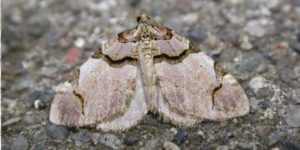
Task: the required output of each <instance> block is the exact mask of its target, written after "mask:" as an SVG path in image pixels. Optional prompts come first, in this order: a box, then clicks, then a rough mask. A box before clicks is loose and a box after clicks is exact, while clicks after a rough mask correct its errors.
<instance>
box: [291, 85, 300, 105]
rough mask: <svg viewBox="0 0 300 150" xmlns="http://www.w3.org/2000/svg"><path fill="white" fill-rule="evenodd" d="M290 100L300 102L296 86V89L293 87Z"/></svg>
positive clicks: (298, 90)
mask: <svg viewBox="0 0 300 150" xmlns="http://www.w3.org/2000/svg"><path fill="white" fill-rule="evenodd" d="M292 100H293V101H294V102H295V103H298V104H300V88H298V89H293V91H292Z"/></svg>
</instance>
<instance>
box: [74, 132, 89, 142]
mask: <svg viewBox="0 0 300 150" xmlns="http://www.w3.org/2000/svg"><path fill="white" fill-rule="evenodd" d="M72 139H73V141H74V143H75V145H76V146H81V145H83V144H85V143H88V142H89V141H90V136H89V135H88V134H87V133H85V132H83V131H79V132H77V133H75V134H73V135H72Z"/></svg>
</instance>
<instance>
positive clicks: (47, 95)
mask: <svg viewBox="0 0 300 150" xmlns="http://www.w3.org/2000/svg"><path fill="white" fill-rule="evenodd" d="M54 95H55V91H54V90H53V88H51V87H44V89H43V91H42V95H41V97H40V100H41V101H42V102H44V103H45V104H46V105H47V106H50V105H51V102H52V99H53V97H54Z"/></svg>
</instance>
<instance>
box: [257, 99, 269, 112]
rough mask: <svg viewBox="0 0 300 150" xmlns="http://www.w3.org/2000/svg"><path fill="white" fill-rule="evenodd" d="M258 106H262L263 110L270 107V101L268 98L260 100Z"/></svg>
mask: <svg viewBox="0 0 300 150" xmlns="http://www.w3.org/2000/svg"><path fill="white" fill-rule="evenodd" d="M257 105H258V107H260V108H261V109H263V110H266V109H267V108H269V107H270V102H269V101H268V100H264V101H262V102H259V103H258V104H257Z"/></svg>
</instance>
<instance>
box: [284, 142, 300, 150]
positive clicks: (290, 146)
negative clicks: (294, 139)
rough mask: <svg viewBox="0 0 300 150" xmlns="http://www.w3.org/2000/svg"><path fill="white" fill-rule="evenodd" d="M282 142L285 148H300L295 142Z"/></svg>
mask: <svg viewBox="0 0 300 150" xmlns="http://www.w3.org/2000/svg"><path fill="white" fill-rule="evenodd" d="M281 144H282V146H283V148H284V150H300V147H298V146H297V145H294V144H293V143H291V142H289V141H286V140H282V141H281Z"/></svg>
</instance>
